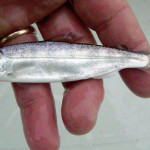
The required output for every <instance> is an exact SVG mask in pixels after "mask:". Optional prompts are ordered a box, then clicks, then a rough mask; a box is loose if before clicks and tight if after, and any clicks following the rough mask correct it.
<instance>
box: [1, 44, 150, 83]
mask: <svg viewBox="0 0 150 150" xmlns="http://www.w3.org/2000/svg"><path fill="white" fill-rule="evenodd" d="M149 58H150V57H149V55H148V54H142V53H136V52H129V51H125V50H119V49H115V48H108V47H103V46H96V45H88V44H70V43H64V42H49V41H47V42H35V43H24V44H16V45H11V46H6V47H3V48H0V80H1V81H7V82H25V83H41V82H42V83H47V82H66V81H76V80H83V79H89V78H96V79H100V78H104V77H106V76H107V75H108V74H109V73H111V72H114V71H119V70H121V69H124V68H141V69H147V68H149V65H150V61H149Z"/></svg>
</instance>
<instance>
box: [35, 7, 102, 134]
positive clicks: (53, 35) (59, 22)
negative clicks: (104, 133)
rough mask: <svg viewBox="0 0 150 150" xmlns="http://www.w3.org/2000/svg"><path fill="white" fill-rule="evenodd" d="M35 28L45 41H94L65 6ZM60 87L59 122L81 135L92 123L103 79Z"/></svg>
mask: <svg viewBox="0 0 150 150" xmlns="http://www.w3.org/2000/svg"><path fill="white" fill-rule="evenodd" d="M38 27H39V29H40V31H41V33H42V36H43V38H44V39H45V40H48V39H49V40H55V41H56V40H57V41H67V42H77V43H93V44H95V41H94V39H93V37H92V35H91V33H90V31H89V30H88V28H87V27H86V26H85V25H84V24H83V23H82V22H81V21H80V20H79V19H78V17H77V16H76V15H75V13H74V12H73V11H72V10H71V9H70V8H69V7H67V6H64V7H62V8H61V9H59V10H57V11H56V12H54V13H53V14H51V15H50V16H49V17H47V18H46V19H45V20H43V21H41V22H40V23H38ZM64 86H65V88H66V92H65V94H64V98H63V103H62V119H63V122H64V124H65V126H66V128H67V130H68V131H70V132H71V133H73V134H85V133H87V132H89V131H90V130H91V129H92V128H93V127H94V125H95V122H96V118H97V113H98V110H99V106H100V104H101V102H102V99H103V95H104V89H103V82H102V80H92V79H91V80H84V81H78V82H69V83H65V84H64Z"/></svg>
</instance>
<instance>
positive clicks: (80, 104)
mask: <svg viewBox="0 0 150 150" xmlns="http://www.w3.org/2000/svg"><path fill="white" fill-rule="evenodd" d="M65 2H66V0H42V1H41V0H36V1H35V0H26V1H25V0H24V1H20V0H15V1H13V2H12V1H9V0H2V1H1V2H0V10H1V11H0V16H1V21H0V37H2V36H4V35H6V34H8V33H11V32H13V31H15V30H18V29H20V28H25V27H27V26H29V25H30V24H32V23H34V22H38V23H37V25H38V27H39V30H40V32H41V34H42V36H43V38H44V40H55V41H68V42H73V43H74V42H77V43H91V44H95V40H94V38H93V36H92V35H91V33H90V31H89V29H88V27H90V28H92V29H93V30H95V31H96V32H97V34H98V36H99V38H100V40H101V42H102V43H103V44H104V45H107V46H115V47H117V46H118V47H120V46H122V47H127V48H128V49H133V50H135V51H138V50H140V51H141V50H148V49H150V47H149V43H148V41H147V40H146V38H145V36H144V34H143V32H142V30H141V28H140V26H139V25H138V23H137V20H136V18H135V16H134V14H133V12H132V10H131V8H130V7H129V5H128V4H127V2H126V1H125V0H114V1H113V3H112V2H111V0H74V1H73V2H72V6H70V5H69V4H65V5H63V4H64V3H65ZM62 5H63V6H62ZM60 6H61V7H60ZM72 7H73V8H74V10H75V11H73V8H72ZM45 16H47V17H46V18H45ZM79 17H80V19H81V20H82V21H81V20H80V19H79ZM39 20H41V21H40V22H39ZM36 40H37V39H36V37H35V36H33V34H25V35H22V36H20V37H17V38H15V39H13V40H12V41H8V42H7V43H6V45H10V44H12V43H13V44H14V43H22V42H31V41H36ZM120 74H121V76H122V78H123V80H124V82H125V83H126V84H127V86H128V87H129V88H130V89H131V90H132V91H133V92H134V93H135V94H137V95H139V96H141V97H150V92H149V91H150V77H149V75H148V74H146V73H145V72H143V71H141V70H137V69H125V70H123V71H121V72H120ZM63 86H64V87H65V88H66V92H65V94H64V98H63V103H62V119H63V122H64V124H65V126H66V128H67V130H68V131H70V132H71V133H73V134H78V135H79V134H85V133H87V132H89V131H90V130H91V129H92V128H93V127H94V125H95V122H96V118H97V113H98V110H99V106H100V104H101V102H102V99H103V95H104V88H103V82H102V80H94V79H90V80H84V81H78V82H70V83H63ZM13 87H14V91H15V94H16V99H17V103H18V105H19V107H20V109H21V116H22V121H23V126H24V132H25V136H26V139H27V142H28V144H29V147H30V148H31V149H32V150H53V149H58V148H59V135H58V129H57V123H56V115H55V106H54V100H53V96H52V93H51V90H50V87H49V85H48V84H17V83H16V84H13Z"/></svg>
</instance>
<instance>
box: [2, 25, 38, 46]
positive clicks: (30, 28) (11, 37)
mask: <svg viewBox="0 0 150 150" xmlns="http://www.w3.org/2000/svg"><path fill="white" fill-rule="evenodd" d="M27 33H33V34H35V33H36V31H35V29H34V27H32V26H29V27H27V28H25V29H21V30H18V31H15V32H13V33H11V34H8V35H6V36H4V37H2V38H1V39H0V44H4V43H6V41H8V40H10V39H13V38H16V37H18V36H20V35H23V34H27Z"/></svg>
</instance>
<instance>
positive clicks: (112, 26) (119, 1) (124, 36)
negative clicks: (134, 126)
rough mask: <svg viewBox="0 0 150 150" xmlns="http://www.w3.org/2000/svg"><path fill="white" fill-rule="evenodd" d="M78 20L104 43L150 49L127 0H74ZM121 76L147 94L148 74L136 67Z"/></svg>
mask: <svg viewBox="0 0 150 150" xmlns="http://www.w3.org/2000/svg"><path fill="white" fill-rule="evenodd" d="M73 6H74V8H75V11H76V12H77V13H78V15H79V16H80V17H81V19H82V20H83V21H84V22H85V23H86V24H87V25H88V26H89V27H91V28H92V29H94V30H95V31H96V32H97V34H98V36H99V38H100V40H101V42H102V43H103V44H104V45H107V46H115V47H120V46H121V47H126V48H128V49H133V50H135V51H138V50H140V51H142V50H143V51H145V50H148V49H150V46H149V43H148V41H147V39H146V37H145V35H144V34H143V31H142V29H141V27H140V25H139V24H138V22H137V20H136V17H135V15H134V13H133V11H132V9H131V8H130V6H129V4H128V3H127V1H126V0H114V1H113V3H112V1H111V0H74V1H73ZM120 74H121V76H122V78H123V80H124V81H125V83H126V84H127V86H128V87H129V88H130V89H131V90H132V91H133V92H134V93H135V94H137V95H138V96H141V97H150V92H149V91H150V77H149V75H148V74H147V73H145V72H144V71H141V70H137V69H125V70H122V71H121V73H120Z"/></svg>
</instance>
